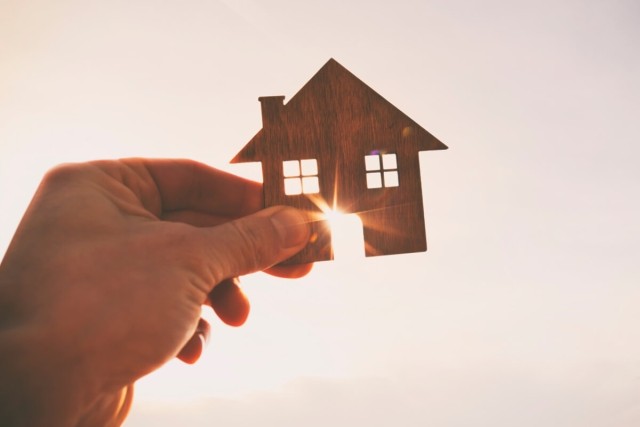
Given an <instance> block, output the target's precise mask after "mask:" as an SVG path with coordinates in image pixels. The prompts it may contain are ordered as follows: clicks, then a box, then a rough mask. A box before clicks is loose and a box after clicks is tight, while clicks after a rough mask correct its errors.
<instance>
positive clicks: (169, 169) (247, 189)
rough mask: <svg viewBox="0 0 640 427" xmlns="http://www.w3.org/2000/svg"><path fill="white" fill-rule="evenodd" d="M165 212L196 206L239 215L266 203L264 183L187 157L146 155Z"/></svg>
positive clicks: (191, 208) (143, 162)
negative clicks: (167, 157) (162, 157)
mask: <svg viewBox="0 0 640 427" xmlns="http://www.w3.org/2000/svg"><path fill="white" fill-rule="evenodd" d="M141 162H142V164H143V165H144V167H145V168H146V169H147V170H148V171H149V174H150V175H151V177H152V178H153V180H154V181H155V184H156V187H157V189H158V193H159V195H160V198H161V200H162V210H163V211H164V212H169V211H176V210H193V211H197V212H206V213H216V214H218V215H224V216H230V217H238V216H244V215H248V214H251V213H253V212H256V211H258V210H260V209H262V208H263V207H264V203H263V193H262V184H261V183H259V182H255V181H250V180H247V179H244V178H240V177H239V176H236V175H232V174H230V173H227V172H223V171H221V170H218V169H214V168H212V167H209V166H207V165H205V164H202V163H199V162H195V161H193V160H186V159H177V160H173V159H142V160H141Z"/></svg>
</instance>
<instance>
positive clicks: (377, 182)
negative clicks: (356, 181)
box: [367, 172, 382, 188]
mask: <svg viewBox="0 0 640 427" xmlns="http://www.w3.org/2000/svg"><path fill="white" fill-rule="evenodd" d="M381 187H382V176H381V175H380V172H370V173H368V174H367V188H381Z"/></svg>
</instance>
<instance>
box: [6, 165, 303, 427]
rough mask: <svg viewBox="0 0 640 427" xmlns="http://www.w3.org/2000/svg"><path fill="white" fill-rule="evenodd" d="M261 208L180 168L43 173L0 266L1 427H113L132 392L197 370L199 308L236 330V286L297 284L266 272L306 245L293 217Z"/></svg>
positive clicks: (255, 192) (250, 191)
mask: <svg viewBox="0 0 640 427" xmlns="http://www.w3.org/2000/svg"><path fill="white" fill-rule="evenodd" d="M262 205H263V202H262V186H261V184H258V183H254V182H251V181H246V180H243V179H241V178H238V177H235V176H233V175H229V174H226V173H224V172H221V171H218V170H215V169H211V168H208V167H207V166H204V165H202V164H199V163H195V162H192V161H187V160H144V159H128V160H122V161H99V162H92V163H85V164H70V165H64V166H61V167H58V168H56V169H54V170H53V171H52V172H50V173H49V174H48V175H47V176H46V177H45V179H44V180H43V182H42V184H41V185H40V188H39V189H38V191H37V192H36V195H35V196H34V199H33V201H32V202H31V204H30V206H29V208H28V209H27V212H26V213H25V215H24V218H23V220H22V222H21V224H20V226H19V227H18V230H17V231H16V234H15V236H14V238H13V241H12V242H11V244H10V246H9V249H8V250H7V253H6V255H5V258H4V260H3V261H2V264H0V378H2V380H1V381H0V419H2V420H3V422H6V424H3V425H48V426H52V425H74V426H79V425H91V426H95V425H119V424H120V423H121V422H122V420H123V419H124V417H125V416H126V413H127V411H128V408H129V405H130V402H131V396H132V394H131V392H132V384H133V383H134V382H135V381H136V380H137V379H139V378H140V377H142V376H144V375H146V374H147V373H149V372H151V371H153V370H155V369H157V368H158V367H160V366H161V365H163V364H164V363H166V362H167V361H168V360H170V359H171V358H173V357H176V356H177V357H180V358H181V359H182V360H184V361H186V362H194V361H195V360H196V359H197V358H198V356H199V354H200V352H201V351H202V340H203V338H204V336H206V335H207V334H208V325H206V323H205V322H204V321H203V320H201V319H200V310H201V306H202V304H205V303H208V304H210V305H211V306H212V307H213V309H214V310H215V312H216V313H217V315H218V316H219V317H220V318H221V319H222V320H223V321H224V322H226V323H228V324H231V325H240V324H242V323H243V322H244V320H245V319H246V317H247V315H248V312H249V304H248V301H247V299H246V297H245V296H244V294H243V293H242V291H241V290H240V288H239V287H238V286H237V281H236V280H235V279H234V278H235V277H237V276H239V275H244V274H248V273H251V272H255V271H260V270H265V269H267V270H266V271H267V272H269V273H271V274H274V275H278V276H282V277H299V276H302V275H304V274H306V273H307V272H308V271H309V269H310V268H311V266H310V265H303V266H289V267H282V266H274V265H275V264H277V263H278V262H280V261H283V260H285V259H287V258H289V257H290V256H292V255H294V254H295V253H296V252H298V251H299V250H300V249H302V248H303V247H304V246H305V244H306V243H307V241H308V239H309V228H308V226H307V225H306V224H305V218H304V216H303V215H302V214H301V213H300V212H299V211H297V210H295V209H292V208H285V207H274V208H269V209H265V210H260V209H261V207H262ZM272 266H274V267H272ZM216 285H217V286H216Z"/></svg>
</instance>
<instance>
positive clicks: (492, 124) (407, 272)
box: [0, 0, 640, 427]
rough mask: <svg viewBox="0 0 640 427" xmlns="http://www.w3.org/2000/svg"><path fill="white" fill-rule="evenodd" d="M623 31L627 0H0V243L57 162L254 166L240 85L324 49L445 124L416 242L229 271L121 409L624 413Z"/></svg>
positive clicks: (459, 420) (177, 413) (639, 386)
mask: <svg viewBox="0 0 640 427" xmlns="http://www.w3.org/2000/svg"><path fill="white" fill-rule="evenodd" d="M639 42H640V3H638V2H637V1H635V0H627V1H625V0H622V1H608V2H592V1H561V2H558V1H550V0H543V1H537V2H520V1H505V0H501V1H498V0H495V1H485V2H474V1H444V0H438V1H417V0H413V1H408V0H405V1H403V0H395V1H388V2H382V1H376V0H374V1H351V2H346V1H344V0H342V1H337V0H323V1H292V0H279V1H271V2H258V1H253V0H240V1H233V0H224V1H220V0H219V1H213V0H212V1H175V0H168V1H163V2H155V1H150V0H147V1H102V2H98V1H86V0H82V1H81V0H76V1H71V0H60V1H23V0H15V1H13V0H0V253H3V252H4V251H5V249H6V247H7V245H8V243H9V240H10V238H11V236H12V234H13V232H14V230H15V227H16V226H17V224H18V221H19V219H20V217H21V215H22V213H23V211H24V209H25V208H26V205H27V203H28V202H29V200H30V198H31V196H32V194H33V192H34V190H35V187H36V186H37V184H38V182H39V180H40V179H41V177H42V175H43V174H44V173H45V171H46V170H47V169H49V168H50V167H52V166H54V165H56V164H58V163H62V162H69V161H82V160H89V159H97V158H119V157H128V156H144V157H187V158H192V159H196V160H199V161H201V162H205V163H208V164H210V165H212V166H215V167H219V168H222V169H225V170H227V171H231V172H234V173H237V174H240V175H243V176H247V177H250V178H253V179H259V176H260V169H259V168H256V167H255V165H229V164H228V161H229V160H230V159H231V157H233V155H234V154H235V153H236V152H237V151H238V150H239V149H240V148H242V146H243V145H244V144H245V143H246V142H247V141H248V140H249V139H250V138H251V137H252V136H253V135H254V134H255V132H256V131H257V130H259V129H260V127H261V116H260V104H259V103H258V101H257V98H258V97H259V96H264V95H285V96H286V97H287V99H290V98H291V97H292V96H293V95H294V94H295V93H296V92H297V91H298V89H300V87H301V86H302V85H303V84H304V83H305V82H306V81H307V80H308V79H309V78H310V77H311V76H312V75H313V74H314V73H315V72H316V71H317V70H318V69H319V68H320V67H321V66H322V65H323V64H324V63H325V62H326V61H327V60H328V59H329V58H331V57H333V58H335V59H336V60H338V61H339V62H340V63H341V64H342V65H344V66H345V67H347V68H348V69H349V70H350V71H352V72H353V73H354V74H355V75H356V76H358V77H359V78H361V79H362V80H363V81H364V82H365V83H367V84H368V85H369V86H371V87H372V88H374V89H375V90H376V91H377V92H379V93H380V94H381V95H382V96H384V97H385V98H386V99H388V100H389V101H390V102H392V103H393V104H394V105H396V106H397V107H398V108H400V109H401V110H402V111H403V112H405V113H406V114H407V115H408V116H410V117H411V118H412V119H414V120H415V121H416V122H418V123H419V124H421V125H422V126H423V127H424V128H426V129H427V130H429V131H430V132H431V133H433V134H434V135H435V136H436V137H438V138H439V139H440V140H441V141H443V142H444V143H445V144H447V145H448V146H449V147H450V149H449V150H448V151H439V152H427V153H422V154H421V155H420V159H421V167H422V181H423V192H424V201H425V213H426V221H427V240H428V245H429V251H428V252H426V253H419V254H409V255H399V256H389V257H378V258H370V259H353V258H349V257H348V256H347V257H345V259H343V260H338V261H336V262H332V263H322V264H318V265H317V266H316V268H315V269H314V270H313V271H312V272H311V273H310V274H309V276H307V277H306V278H303V279H299V280H294V281H289V280H284V279H275V278H271V277H268V276H266V275H264V274H256V275H252V276H249V277H245V278H243V283H244V288H245V290H246V292H247V294H248V295H249V297H250V299H251V301H252V313H251V315H250V318H249V321H248V322H247V324H246V325H245V326H244V327H241V328H238V329H234V328H230V327H227V326H224V325H222V324H220V323H219V322H214V324H213V330H212V339H211V343H210V345H209V346H208V347H207V349H206V352H205V354H204V356H203V358H202V360H201V361H200V362H199V363H198V364H196V365H194V366H187V365H183V364H181V363H179V362H175V363H171V364H169V365H168V366H166V367H165V368H163V369H161V370H160V371H158V372H156V373H154V374H152V375H150V376H149V377H147V378H145V379H144V380H143V381H141V382H140V383H139V386H138V389H137V395H136V400H135V402H134V408H133V411H132V413H131V415H130V418H129V420H128V421H127V423H126V426H127V427H139V426H159V427H165V426H177V425H189V426H211V425H219V426H229V427H240V426H262V427H270V426H279V427H289V426H292V427H293V426H300V425H305V426H327V425H331V426H389V425H399V426H427V425H428V426H434V427H463V426H464V427H466V426H492V427H496V426H498V427H501V426H505V427H507V426H509V427H510V426H516V425H517V426H520V427H523V426H524V427H528V426H531V427H538V426H554V427H555V426H560V427H566V426H570V427H573V426H576V427H592V426H593V427H595V426H598V427H605V426H607V427H609V426H616V427H632V426H637V425H640V310H638V307H639V306H640V222H639V221H638V218H640V188H639V184H640V167H639V160H638V159H639V158H640V141H639V137H638V135H639V134H640V78H638V76H640V49H639V48H638V44H639ZM285 102H286V101H285ZM210 317H211V316H210Z"/></svg>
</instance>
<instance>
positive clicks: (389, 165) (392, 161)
mask: <svg viewBox="0 0 640 427" xmlns="http://www.w3.org/2000/svg"><path fill="white" fill-rule="evenodd" d="M382 169H398V163H397V162H396V155H395V154H383V155H382Z"/></svg>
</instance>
